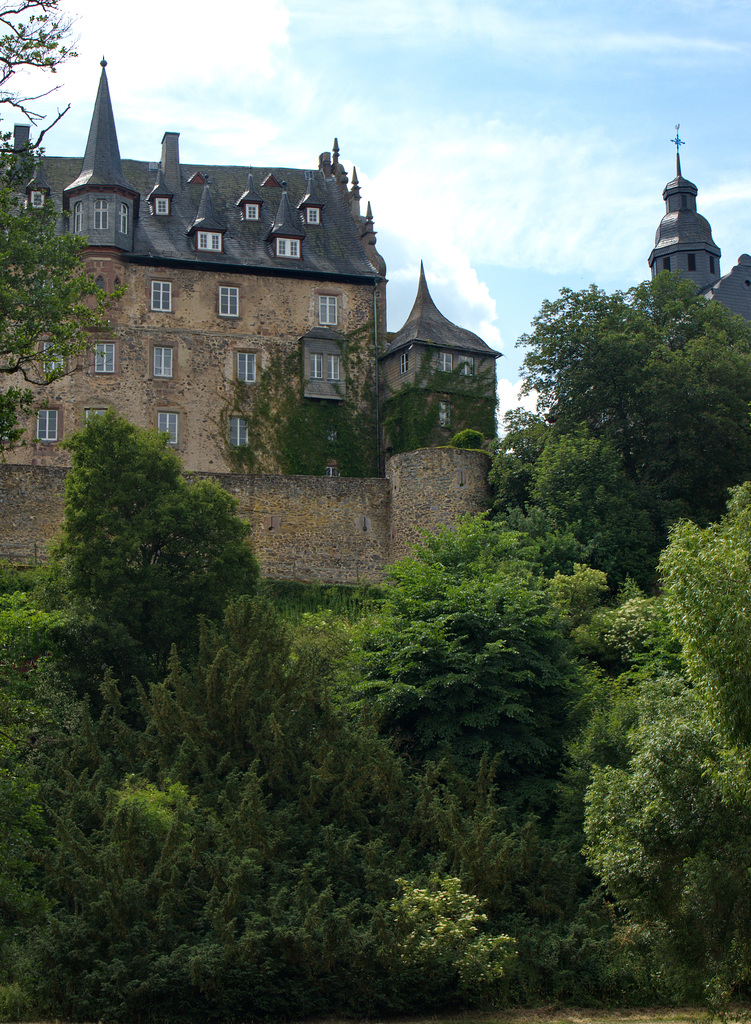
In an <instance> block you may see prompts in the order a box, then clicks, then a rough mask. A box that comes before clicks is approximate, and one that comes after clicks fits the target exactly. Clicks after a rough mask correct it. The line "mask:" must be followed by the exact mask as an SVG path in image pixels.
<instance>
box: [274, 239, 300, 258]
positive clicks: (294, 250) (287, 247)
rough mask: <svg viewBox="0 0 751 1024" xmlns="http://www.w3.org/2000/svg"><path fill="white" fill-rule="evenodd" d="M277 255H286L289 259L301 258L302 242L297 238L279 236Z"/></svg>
mask: <svg viewBox="0 0 751 1024" xmlns="http://www.w3.org/2000/svg"><path fill="white" fill-rule="evenodd" d="M276 254H277V256H286V257H287V258H288V259H293V260H298V259H299V258H300V242H299V239H297V238H277V240H276Z"/></svg>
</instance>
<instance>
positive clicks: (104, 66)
mask: <svg viewBox="0 0 751 1024" xmlns="http://www.w3.org/2000/svg"><path fill="white" fill-rule="evenodd" d="M99 67H101V68H106V67H107V61H106V60H105V59H104V57H102V59H101V60H100V61H99Z"/></svg>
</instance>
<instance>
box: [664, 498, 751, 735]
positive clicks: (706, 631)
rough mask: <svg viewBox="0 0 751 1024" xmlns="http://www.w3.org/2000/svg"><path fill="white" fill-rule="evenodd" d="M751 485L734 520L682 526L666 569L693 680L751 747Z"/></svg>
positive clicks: (735, 502) (738, 501) (733, 507)
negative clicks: (750, 602)
mask: <svg viewBox="0 0 751 1024" xmlns="http://www.w3.org/2000/svg"><path fill="white" fill-rule="evenodd" d="M750 548H751V483H746V484H744V485H743V486H742V487H739V488H737V489H736V490H735V491H734V492H733V495H732V498H731V500H730V502H729V505H728V514H727V516H725V518H724V519H722V520H721V521H720V522H719V523H716V524H713V525H710V526H708V527H707V528H706V529H704V530H702V529H699V528H698V527H697V526H695V525H694V524H692V523H681V524H679V526H677V527H676V529H675V530H674V532H673V535H672V538H671V543H670V546H669V547H668V548H667V550H666V551H665V553H664V555H663V558H662V561H661V568H662V572H663V578H664V585H665V590H666V594H667V597H668V601H669V607H670V608H671V611H672V618H673V621H674V625H675V629H676V632H677V634H678V636H679V638H680V639H681V641H682V643H683V650H684V655H685V657H686V662H687V668H688V673H689V676H690V678H691V681H692V682H693V683H694V685H695V686H696V687H698V688H699V690H700V691H701V693H702V695H703V697H704V699H705V700H706V701H707V703H708V704H709V706H710V708H711V709H712V714H713V716H714V717H715V719H716V720H717V721H718V723H719V724H720V725H721V727H722V728H723V730H724V731H725V732H726V733H727V734H728V735H729V736H730V737H731V739H732V740H733V741H734V742H737V743H739V744H742V745H744V746H746V747H748V746H750V745H751V658H749V636H751V609H750V608H749V602H748V595H749V592H751V567H750V566H749V549H750Z"/></svg>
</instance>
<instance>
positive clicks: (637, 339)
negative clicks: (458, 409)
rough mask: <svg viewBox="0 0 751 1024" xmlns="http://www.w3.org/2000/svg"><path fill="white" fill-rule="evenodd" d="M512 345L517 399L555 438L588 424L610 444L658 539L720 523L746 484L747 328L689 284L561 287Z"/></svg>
mask: <svg viewBox="0 0 751 1024" xmlns="http://www.w3.org/2000/svg"><path fill="white" fill-rule="evenodd" d="M520 344H525V345H526V346H528V348H529V352H528V354H527V356H526V359H525V361H524V370H525V382H524V389H523V390H524V391H525V392H526V393H529V392H531V391H532V390H535V391H537V393H538V395H539V407H540V409H541V410H542V411H543V412H544V413H545V415H546V417H547V419H548V421H549V422H550V423H551V424H552V426H553V429H554V431H555V432H559V433H566V432H568V431H571V430H572V429H576V428H578V427H579V426H580V425H581V424H584V425H585V426H586V427H587V428H588V429H589V431H591V433H592V434H593V435H594V436H595V437H599V438H608V439H609V440H610V442H611V443H612V444H613V446H614V448H615V450H616V451H617V452H618V454H619V455H620V456H621V458H622V460H623V465H624V469H625V472H626V474H627V475H628V476H629V477H630V479H631V480H632V481H634V482H635V483H636V484H637V485H638V488H639V492H640V500H641V503H642V506H643V507H644V508H645V509H646V510H647V511H648V512H649V514H650V517H651V519H652V522H653V525H654V527H655V529H656V530H657V531H658V533H659V534H660V536H662V537H665V536H666V533H667V528H668V526H669V525H670V524H671V523H672V522H675V521H676V520H677V519H678V518H680V517H688V518H691V519H693V520H695V521H696V522H698V523H700V524H702V525H704V524H706V523H707V522H709V521H711V520H712V519H716V518H718V517H719V516H720V515H721V514H722V512H723V511H724V507H725V502H726V500H727V489H728V487H730V486H733V485H734V484H737V483H739V482H741V481H742V480H744V479H745V478H746V477H748V476H751V421H749V416H748V404H749V401H750V400H751V326H749V325H748V324H747V323H745V322H744V321H742V320H741V319H740V318H739V317H737V316H734V315H733V314H732V313H730V312H729V311H728V310H727V309H726V308H725V307H724V306H722V305H721V304H720V303H718V302H707V301H706V300H705V299H704V298H703V297H702V296H701V295H699V294H697V292H696V290H695V288H694V287H693V285H692V284H691V283H690V282H687V281H683V280H681V279H680V277H678V276H677V275H675V274H660V275H659V276H658V277H657V278H655V280H653V281H649V282H645V283H644V284H641V285H639V286H638V287H636V288H632V289H630V290H629V291H628V292H626V293H623V292H615V293H614V294H613V295H607V294H605V292H603V291H601V290H599V289H598V288H595V287H594V286H592V287H591V288H589V289H587V290H585V291H582V292H572V291H569V290H568V289H564V290H563V291H562V292H561V298H560V299H557V300H556V301H555V302H552V303H551V302H545V303H543V306H542V309H541V311H540V313H539V314H538V316H537V317H536V318H535V320H534V329H533V331H532V333H531V334H529V335H525V336H524V337H523V338H522V339H521V341H520Z"/></svg>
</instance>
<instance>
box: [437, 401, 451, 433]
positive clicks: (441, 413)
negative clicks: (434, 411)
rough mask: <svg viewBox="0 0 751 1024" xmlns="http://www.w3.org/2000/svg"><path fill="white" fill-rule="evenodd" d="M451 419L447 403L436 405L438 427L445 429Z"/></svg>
mask: <svg viewBox="0 0 751 1024" xmlns="http://www.w3.org/2000/svg"><path fill="white" fill-rule="evenodd" d="M450 419H451V406H450V405H449V403H448V402H439V403H438V425H439V426H441V427H447V426H448V425H449V421H450Z"/></svg>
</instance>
